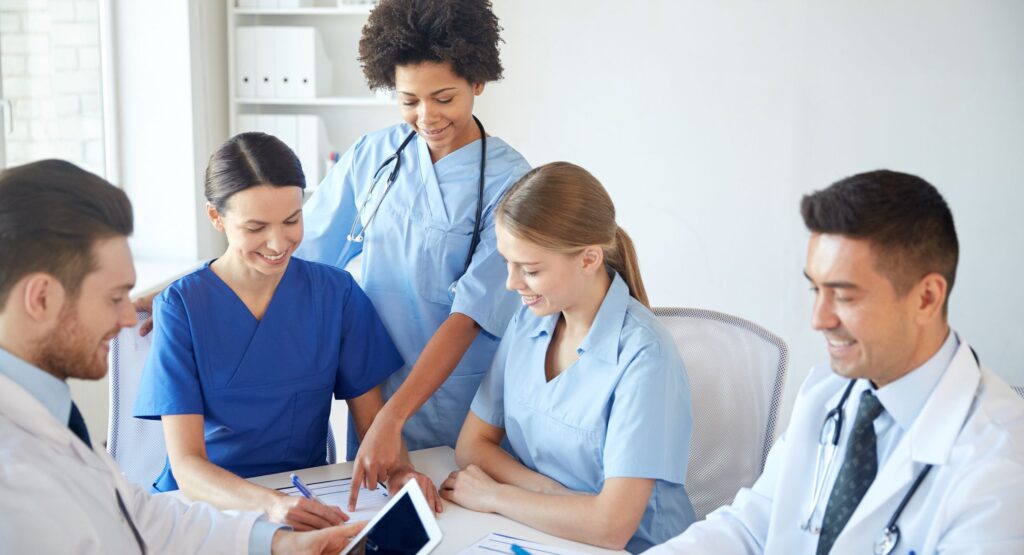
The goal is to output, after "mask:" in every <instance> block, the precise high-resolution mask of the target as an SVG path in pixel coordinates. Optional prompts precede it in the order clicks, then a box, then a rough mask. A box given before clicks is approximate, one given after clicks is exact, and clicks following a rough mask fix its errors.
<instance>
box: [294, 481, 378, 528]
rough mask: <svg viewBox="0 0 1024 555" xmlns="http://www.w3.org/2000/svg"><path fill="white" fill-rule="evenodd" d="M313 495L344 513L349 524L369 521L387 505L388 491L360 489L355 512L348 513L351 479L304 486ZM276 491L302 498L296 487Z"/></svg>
mask: <svg viewBox="0 0 1024 555" xmlns="http://www.w3.org/2000/svg"><path fill="white" fill-rule="evenodd" d="M306 485H307V486H309V490H310V491H311V492H313V494H314V495H316V496H317V497H319V498H320V500H321V501H323V502H324V503H326V504H328V505H336V506H338V507H340V508H341V510H343V511H345V512H346V513H347V514H348V516H350V517H351V518H350V519H349V522H357V521H360V520H370V519H371V518H373V516H374V515H376V514H377V512H378V511H380V510H381V509H383V508H384V505H387V504H388V500H389V499H390V498H389V497H388V489H387V488H385V487H384V486H381V485H378V486H377V489H375V490H368V489H366V488H362V489H360V490H359V499H358V500H357V501H356V510H355V511H352V512H349V511H348V496H349V493H351V491H352V478H344V479H341V480H327V481H326V482H309V483H307V484H306ZM277 491H279V492H281V493H285V494H288V495H293V496H295V497H302V493H301V492H300V491H299V490H298V488H296V487H287V488H277Z"/></svg>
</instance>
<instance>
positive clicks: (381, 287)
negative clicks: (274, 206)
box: [297, 124, 529, 459]
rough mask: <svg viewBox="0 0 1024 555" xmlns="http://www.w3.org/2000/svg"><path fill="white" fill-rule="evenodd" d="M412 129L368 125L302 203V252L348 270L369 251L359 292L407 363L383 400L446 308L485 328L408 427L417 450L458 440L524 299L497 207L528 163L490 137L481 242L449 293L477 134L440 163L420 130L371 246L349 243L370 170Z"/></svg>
mask: <svg viewBox="0 0 1024 555" xmlns="http://www.w3.org/2000/svg"><path fill="white" fill-rule="evenodd" d="M411 131H412V128H410V127H409V126H408V125H406V124H400V125H396V126H394V127H390V128H387V129H384V130H381V131H377V132H374V133H370V134H368V135H365V136H363V137H362V138H361V139H360V140H359V141H358V142H356V144H355V145H353V146H352V148H350V149H349V150H348V152H346V153H345V155H344V156H343V157H342V158H341V160H340V161H339V162H338V164H336V165H335V166H334V168H333V169H332V170H331V172H330V174H328V176H327V177H326V178H325V179H324V181H323V183H321V184H320V187H318V188H317V190H316V193H315V194H314V195H313V196H312V198H310V199H309V201H308V202H307V203H306V205H305V206H304V208H303V218H304V219H305V228H306V237H305V239H304V241H303V243H302V245H301V246H300V247H299V250H298V251H297V254H298V255H299V256H302V257H304V258H307V259H309V260H316V261H319V262H324V263H327V264H333V265H335V266H338V267H339V268H344V267H345V266H346V265H347V264H348V263H349V261H351V260H352V259H353V258H354V257H355V256H357V255H359V254H360V253H362V255H363V258H362V276H361V278H360V279H361V285H362V286H363V290H365V291H366V294H367V295H368V296H369V297H370V300H372V301H373V305H374V307H376V309H377V313H378V314H380V317H381V320H383V321H384V327H386V328H387V330H388V332H389V333H390V334H391V337H392V338H393V339H394V341H395V344H396V345H397V346H398V351H399V352H400V353H401V354H402V358H403V359H405V366H403V367H402V369H401V370H399V371H398V372H396V373H395V374H393V375H392V376H391V377H390V378H388V379H387V381H385V382H384V384H383V388H382V389H383V391H384V396H385V398H387V399H389V398H391V396H392V395H393V394H394V392H395V391H396V390H397V389H398V387H399V386H400V385H401V384H402V382H403V381H404V380H405V378H406V376H408V375H409V371H410V370H411V369H412V367H413V365H414V364H415V363H416V360H417V359H418V358H419V356H420V353H421V352H422V351H423V348H424V347H425V346H426V344H427V341H429V340H430V338H431V337H433V335H434V333H435V332H436V331H437V329H438V327H439V326H440V325H441V324H442V323H443V322H444V321H445V320H446V319H447V318H448V316H449V315H451V314H452V313H454V312H459V313H462V314H465V315H466V316H469V317H470V318H472V319H473V320H474V321H476V323H478V324H479V325H480V327H481V328H482V333H480V334H479V335H478V336H477V338H476V340H475V341H474V342H473V344H472V345H471V346H470V348H469V350H468V351H467V352H466V354H465V356H463V357H462V361H461V362H460V363H459V364H458V366H456V368H455V370H454V372H453V373H452V375H451V376H450V377H449V378H448V380H447V381H445V382H444V384H443V385H442V386H441V388H440V389H438V391H437V392H436V393H434V395H433V396H432V397H431V398H430V399H429V400H428V401H427V402H426V403H425V404H424V405H423V407H422V408H420V410H419V411H418V412H417V413H415V414H414V415H413V416H412V417H411V418H410V419H409V421H408V422H407V423H406V425H405V429H404V430H403V435H404V437H405V440H406V442H407V445H408V447H409V449H424V448H428V447H437V446H439V445H448V446H452V447H454V446H455V440H456V439H458V435H459V430H460V429H461V427H462V423H463V421H464V420H465V418H466V414H467V413H468V412H469V404H470V402H471V401H472V399H473V395H474V394H475V393H476V390H477V387H478V386H479V385H480V380H481V379H483V376H484V374H485V373H486V372H487V369H488V368H490V365H491V360H493V358H494V352H495V350H496V349H497V347H498V341H499V339H500V336H501V334H502V332H504V330H505V326H506V325H507V324H508V321H509V319H510V318H511V317H512V314H513V313H514V312H515V310H516V306H518V302H519V301H518V297H517V296H516V295H515V294H512V293H510V292H508V291H506V290H505V277H506V274H505V263H504V260H503V259H502V258H501V256H500V255H499V254H498V252H497V248H496V240H495V235H494V213H495V209H496V206H497V203H498V201H499V200H500V199H501V196H502V194H504V192H505V191H506V190H507V189H508V188H509V187H510V186H512V185H513V184H514V183H515V182H516V181H517V180H518V179H519V178H520V177H521V176H522V175H523V174H524V173H526V172H527V171H528V170H529V166H528V165H527V163H526V160H525V159H523V157H522V156H521V155H520V154H519V153H518V152H516V151H515V150H513V149H512V148H511V147H510V146H508V145H507V144H505V142H504V141H502V140H501V139H499V138H497V137H488V138H487V169H486V173H485V185H484V210H483V218H482V222H481V228H482V234H481V239H480V244H479V246H478V247H477V248H476V251H475V252H474V254H473V261H472V263H471V264H470V267H469V270H468V271H467V272H466V274H465V275H464V276H462V278H461V279H460V280H459V282H458V285H457V286H456V288H455V296H454V299H453V298H451V297H450V296H449V291H448V289H449V286H450V285H451V284H452V282H453V281H455V278H456V277H458V275H459V274H460V273H461V272H462V269H463V266H464V264H465V261H466V255H467V254H469V244H470V241H471V239H472V235H473V222H474V218H475V216H476V203H477V191H478V187H479V177H480V143H479V141H474V142H472V143H469V144H468V145H466V146H463V147H462V148H460V149H458V150H456V151H455V152H452V153H451V154H449V155H448V156H445V157H444V158H442V159H441V160H438V162H437V163H436V164H434V163H433V162H431V160H430V151H429V150H428V149H427V145H426V143H425V142H424V141H423V140H422V139H421V138H420V137H419V136H416V137H415V138H414V139H412V141H411V142H410V143H409V145H408V146H407V147H406V149H405V151H404V152H403V153H402V167H401V171H400V173H399V175H398V178H397V180H396V181H395V183H394V185H393V186H392V187H391V190H390V191H389V192H388V194H387V196H386V197H385V198H384V201H383V203H381V205H380V209H379V211H378V212H377V215H376V217H375V218H374V219H373V222H372V223H371V224H370V226H369V227H368V228H367V230H366V234H365V240H364V242H363V243H356V242H349V241H347V240H346V236H347V235H348V233H349V230H350V229H351V228H352V223H353V221H354V219H355V217H356V210H357V207H361V206H362V205H363V200H364V199H365V197H366V195H367V191H368V189H369V188H370V185H371V182H372V179H373V174H374V172H375V171H377V168H378V167H379V166H380V164H381V163H382V162H383V161H384V160H385V159H386V158H387V157H388V156H391V155H392V154H394V152H395V151H396V150H397V149H398V146H399V145H400V144H401V142H402V140H403V139H405V137H406V136H407V135H408V134H409V133H410V132H411ZM393 167H394V166H393V164H389V165H388V167H387V168H386V169H385V170H384V171H382V172H381V174H380V177H379V181H378V183H377V186H376V187H375V188H374V191H373V197H374V198H373V199H371V201H370V202H369V203H368V204H367V205H366V209H365V210H364V212H363V214H362V215H361V219H362V221H363V222H364V223H365V221H366V220H367V219H368V218H369V217H370V215H371V214H372V213H373V207H374V206H375V205H376V203H377V199H378V198H379V195H381V194H382V193H383V192H384V189H385V188H386V185H387V175H388V174H389V173H390V172H391V170H392V169H393ZM356 227H357V229H358V228H360V226H358V225H357V226H356ZM350 431H351V427H350ZM349 437H350V441H349V449H348V457H349V459H352V458H354V457H355V453H356V449H357V448H358V443H357V442H356V441H354V438H353V437H352V434H351V433H350V434H349Z"/></svg>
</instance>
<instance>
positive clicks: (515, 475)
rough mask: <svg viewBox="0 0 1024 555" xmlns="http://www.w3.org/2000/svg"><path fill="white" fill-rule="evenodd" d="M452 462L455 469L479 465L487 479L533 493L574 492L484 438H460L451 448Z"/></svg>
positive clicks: (569, 493) (561, 493)
mask: <svg viewBox="0 0 1024 555" xmlns="http://www.w3.org/2000/svg"><path fill="white" fill-rule="evenodd" d="M455 461H456V462H457V463H458V465H459V468H463V469H464V468H466V467H467V466H469V465H471V464H475V465H477V466H479V467H480V469H481V470H483V471H484V472H486V473H487V474H488V475H489V476H490V477H491V478H494V479H495V480H496V481H498V482H501V483H502V484H508V485H511V486H516V487H519V488H522V489H525V490H527V491H531V492H534V493H545V494H549V495H572V494H575V493H576V492H574V491H572V490H570V489H568V488H566V487H565V486H563V485H562V484H560V483H558V482H557V481H555V480H552V479H551V478H548V477H547V476H545V475H543V474H541V473H539V472H534V471H533V470H530V469H529V468H527V467H526V466H525V465H523V464H522V463H520V462H519V461H517V460H515V459H514V458H513V457H512V455H509V454H508V452H506V451H505V450H504V449H502V448H501V446H499V445H498V444H496V443H494V442H491V441H489V440H487V439H485V438H475V439H469V438H466V439H465V440H463V439H462V438H460V441H459V443H458V445H457V446H456V450H455Z"/></svg>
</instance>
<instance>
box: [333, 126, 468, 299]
mask: <svg viewBox="0 0 1024 555" xmlns="http://www.w3.org/2000/svg"><path fill="white" fill-rule="evenodd" d="M473 121H474V122H476V126H477V128H478V129H480V184H479V187H478V188H477V197H476V218H475V219H474V220H473V239H472V240H471V241H470V242H469V253H467V254H466V263H465V264H464V265H463V266H462V273H460V274H459V276H458V277H456V278H455V281H453V282H452V283H451V285H449V286H448V297H449V298H450V299H452V300H454V299H455V286H456V285H457V284H458V283H459V279H461V278H462V276H463V275H465V274H466V271H467V270H469V264H470V262H472V261H473V252H474V251H476V247H477V245H479V244H480V223H481V219H482V217H483V212H484V174H485V172H486V170H487V133H486V132H484V125H483V124H482V123H480V120H479V119H477V117H476V116H473ZM415 136H416V132H415V131H412V132H410V133H409V135H407V136H406V137H405V140H403V141H402V144H400V145H399V146H398V150H396V151H395V153H394V154H392V155H391V156H388V157H387V158H385V159H384V161H383V162H382V163H381V165H380V166H379V167H378V168H377V171H375V172H373V181H372V182H371V183H370V188H369V189H368V190H367V191H366V197H364V198H363V203H362V204H361V205H360V206H359V209H358V210H357V211H356V217H355V219H354V220H353V221H352V227H351V228H349V230H348V235H347V236H346V237H345V238H346V239H347V240H348V242H349V243H362V242H363V239H364V238H365V236H366V229H367V228H368V227H370V223H371V222H373V219H374V218H376V217H377V212H378V211H379V210H380V205H381V203H383V202H384V197H386V196H387V194H388V192H389V191H391V186H392V185H394V184H395V180H396V179H398V171H399V169H400V168H401V167H402V151H403V150H405V147H406V146H407V145H408V144H409V143H410V142H411V141H412V138H413V137H415ZM391 162H394V163H395V165H394V167H393V168H391V173H390V174H388V178H387V182H386V183H385V185H384V190H383V191H382V192H381V195H380V198H379V199H378V200H377V203H376V204H375V205H374V207H373V212H370V216H369V218H367V219H366V223H365V224H364V223H362V221H363V220H362V215H363V213H364V211H365V210H366V205H367V204H368V203H369V202H370V199H371V198H372V197H373V190H374V189H375V188H376V187H377V181H378V178H379V177H380V174H381V172H383V171H384V168H386V167H387V166H388V164H390V163H391ZM356 226H359V233H356Z"/></svg>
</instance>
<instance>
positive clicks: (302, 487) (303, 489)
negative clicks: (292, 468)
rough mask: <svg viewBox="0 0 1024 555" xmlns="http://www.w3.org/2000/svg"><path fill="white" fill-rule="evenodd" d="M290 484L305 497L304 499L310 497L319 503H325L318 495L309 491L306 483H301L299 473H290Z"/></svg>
mask: <svg viewBox="0 0 1024 555" xmlns="http://www.w3.org/2000/svg"><path fill="white" fill-rule="evenodd" d="M292 485H293V486H295V488H296V489H298V490H299V493H301V494H302V496H303V497H305V498H306V499H312V500H313V501H316V502H317V503H320V504H321V505H324V504H325V503H324V502H323V501H321V500H320V498H319V497H317V496H316V494H315V493H313V492H312V491H309V488H308V487H306V484H304V483H302V479H301V478H299V475H298V474H295V473H294V472H293V473H292Z"/></svg>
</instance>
